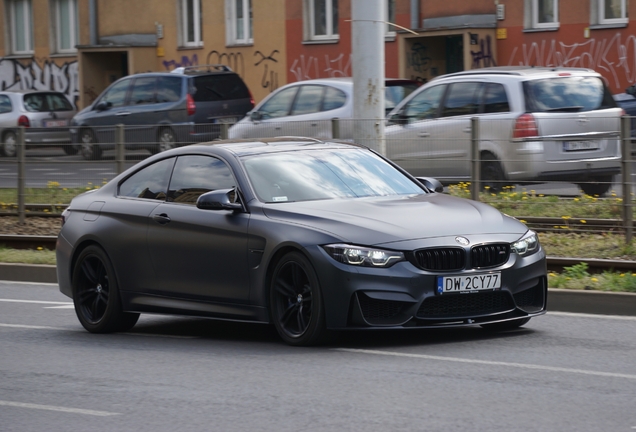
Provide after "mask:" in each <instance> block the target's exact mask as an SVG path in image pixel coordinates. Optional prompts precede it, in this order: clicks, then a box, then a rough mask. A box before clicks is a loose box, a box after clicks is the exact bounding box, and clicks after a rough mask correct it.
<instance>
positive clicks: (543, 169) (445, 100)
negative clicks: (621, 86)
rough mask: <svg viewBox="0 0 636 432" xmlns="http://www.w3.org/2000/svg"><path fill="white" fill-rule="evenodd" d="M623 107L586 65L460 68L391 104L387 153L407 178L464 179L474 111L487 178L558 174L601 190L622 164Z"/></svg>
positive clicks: (520, 180)
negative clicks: (571, 66)
mask: <svg viewBox="0 0 636 432" xmlns="http://www.w3.org/2000/svg"><path fill="white" fill-rule="evenodd" d="M623 113H624V111H623V110H622V109H621V108H620V107H618V106H617V105H616V103H615V101H614V99H613V98H612V95H611V93H610V91H609V89H608V88H607V86H606V85H605V83H604V81H603V78H602V77H601V75H600V74H598V73H596V72H594V71H593V70H591V69H579V68H545V67H496V68H486V69H476V70H471V71H465V72H459V73H454V74H449V75H445V76H441V77H439V78H436V79H434V80H432V81H430V82H429V83H427V84H425V85H423V86H422V87H420V88H419V89H418V90H417V91H416V92H414V93H412V94H411V95H410V96H409V97H408V98H406V99H405V100H403V101H402V102H401V103H400V104H399V105H398V106H396V107H395V109H394V110H393V111H392V112H391V113H390V114H389V120H388V122H389V125H388V126H387V128H386V149H387V156H388V157H389V158H390V159H391V160H393V161H394V162H396V163H397V164H399V165H401V166H402V167H403V168H405V169H406V170H408V171H409V172H410V173H411V174H413V175H415V176H423V175H426V176H432V177H436V178H438V179H440V180H441V181H443V182H444V183H454V182H458V181H467V180H470V163H471V161H470V159H471V157H470V151H471V137H472V135H471V131H472V127H471V119H472V118H474V117H476V118H477V119H478V121H479V135H478V140H479V152H480V160H481V180H482V181H483V182H484V184H485V185H487V186H489V187H491V188H493V189H497V188H500V187H501V186H502V185H504V184H506V183H507V184H511V183H514V184H529V183H542V182H547V181H562V182H571V183H575V184H578V185H579V187H580V188H581V189H582V190H583V192H584V193H586V194H590V195H602V194H604V193H606V192H607V191H608V190H609V189H610V187H611V185H612V181H613V178H614V176H615V175H616V174H618V173H619V172H620V164H621V148H620V140H619V131H620V118H621V115H622V114H623Z"/></svg>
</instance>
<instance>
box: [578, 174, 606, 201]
mask: <svg viewBox="0 0 636 432" xmlns="http://www.w3.org/2000/svg"><path fill="white" fill-rule="evenodd" d="M613 180H614V177H613V176H601V177H595V178H593V179H591V180H590V182H588V183H579V185H578V186H579V187H580V188H581V190H582V191H583V193H584V194H585V195H590V196H594V195H598V196H603V195H605V194H606V193H607V192H608V191H609V190H610V189H611V187H612V183H613Z"/></svg>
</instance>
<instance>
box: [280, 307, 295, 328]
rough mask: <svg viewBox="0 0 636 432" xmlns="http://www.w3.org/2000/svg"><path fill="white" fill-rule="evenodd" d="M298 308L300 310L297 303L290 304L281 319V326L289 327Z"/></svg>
mask: <svg viewBox="0 0 636 432" xmlns="http://www.w3.org/2000/svg"><path fill="white" fill-rule="evenodd" d="M297 308H298V305H297V304H296V303H292V304H290V305H289V306H288V307H287V309H286V310H285V312H283V314H282V315H281V317H280V322H281V324H283V325H287V323H288V322H289V319H290V318H291V317H292V316H294V314H295V312H296V309H297Z"/></svg>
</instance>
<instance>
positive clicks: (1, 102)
mask: <svg viewBox="0 0 636 432" xmlns="http://www.w3.org/2000/svg"><path fill="white" fill-rule="evenodd" d="M8 112H11V99H9V96H6V95H0V114H2V113H8Z"/></svg>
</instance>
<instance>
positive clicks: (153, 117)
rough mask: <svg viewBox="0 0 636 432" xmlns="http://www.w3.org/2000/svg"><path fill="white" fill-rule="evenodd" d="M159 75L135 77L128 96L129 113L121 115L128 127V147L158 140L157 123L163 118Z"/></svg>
mask: <svg viewBox="0 0 636 432" xmlns="http://www.w3.org/2000/svg"><path fill="white" fill-rule="evenodd" d="M156 90H157V77H154V76H144V77H139V78H135V80H134V81H133V83H132V86H131V88H130V96H129V98H128V104H127V110H126V111H127V112H128V113H129V114H128V115H125V116H121V117H120V119H121V120H122V124H123V125H125V127H126V132H125V136H126V143H127V147H131V148H134V147H136V146H138V145H140V144H145V143H149V142H156V138H157V133H156V129H157V125H158V123H159V121H160V120H161V112H159V111H158V110H157V104H156V102H157V98H156Z"/></svg>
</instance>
